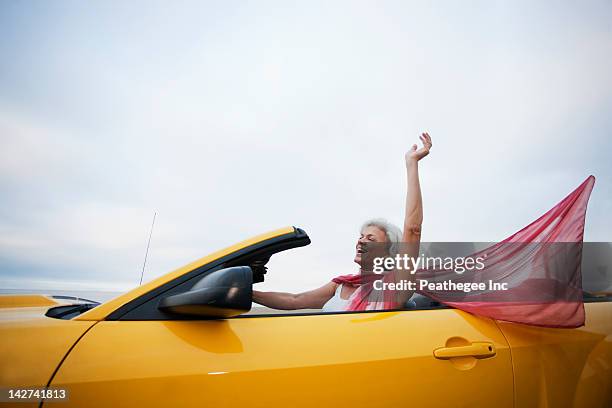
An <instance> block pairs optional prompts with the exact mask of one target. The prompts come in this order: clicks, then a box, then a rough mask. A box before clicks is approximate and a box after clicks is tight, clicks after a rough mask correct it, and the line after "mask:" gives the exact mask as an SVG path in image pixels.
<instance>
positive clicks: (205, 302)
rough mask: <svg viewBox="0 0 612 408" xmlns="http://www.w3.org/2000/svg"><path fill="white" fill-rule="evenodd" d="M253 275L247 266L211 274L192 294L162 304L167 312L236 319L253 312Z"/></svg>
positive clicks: (175, 297) (162, 308) (199, 282)
mask: <svg viewBox="0 0 612 408" xmlns="http://www.w3.org/2000/svg"><path fill="white" fill-rule="evenodd" d="M252 299H253V272H252V271H251V268H250V267H248V266H234V267H231V268H225V269H220V270H218V271H214V272H211V273H209V274H208V275H206V276H204V277H203V278H202V279H200V280H199V281H198V282H197V283H196V284H195V285H193V287H192V288H191V289H189V291H187V292H184V293H179V294H176V295H172V296H168V297H165V298H163V299H161V300H160V302H159V306H158V308H159V309H160V310H162V311H164V312H169V313H175V314H182V315H191V316H201V317H217V318H218V317H220V318H226V317H234V316H238V315H240V314H242V313H245V312H248V311H249V310H251V303H252Z"/></svg>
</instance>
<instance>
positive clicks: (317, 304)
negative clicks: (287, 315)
mask: <svg viewBox="0 0 612 408" xmlns="http://www.w3.org/2000/svg"><path fill="white" fill-rule="evenodd" d="M337 286H338V285H337V284H336V283H334V282H329V283H328V284H326V285H323V286H321V287H320V288H318V289H314V290H310V291H308V292H302V293H284V292H260V291H258V290H254V291H253V301H254V302H255V303H259V304H260V305H264V306H267V307H271V308H272V309H280V310H295V309H321V308H322V307H323V305H325V303H327V301H328V300H329V299H331V298H332V297H333V296H334V292H335V291H336V287H337Z"/></svg>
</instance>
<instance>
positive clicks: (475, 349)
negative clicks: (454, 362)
mask: <svg viewBox="0 0 612 408" xmlns="http://www.w3.org/2000/svg"><path fill="white" fill-rule="evenodd" d="M496 353H497V352H496V351H495V346H494V345H493V344H492V343H487V342H484V341H476V342H474V343H472V344H469V345H467V346H457V347H440V348H438V349H435V350H434V357H435V358H439V359H441V360H448V359H450V358H455V357H476V358H488V357H493V356H494V355H495V354H496Z"/></svg>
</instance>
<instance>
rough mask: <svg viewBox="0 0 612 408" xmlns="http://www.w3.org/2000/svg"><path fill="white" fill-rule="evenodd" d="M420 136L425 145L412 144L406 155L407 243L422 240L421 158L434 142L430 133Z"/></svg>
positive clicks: (405, 235)
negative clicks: (418, 147) (419, 146)
mask: <svg viewBox="0 0 612 408" xmlns="http://www.w3.org/2000/svg"><path fill="white" fill-rule="evenodd" d="M419 138H420V139H421V141H422V142H423V147H421V148H420V149H417V145H412V148H411V149H410V150H409V151H408V153H406V157H405V158H406V173H407V180H408V185H407V191H406V214H405V215H404V236H403V241H404V242H405V243H419V242H420V241H421V224H422V223H423V200H422V198H421V185H420V184H419V160H421V159H422V158H423V157H425V156H427V155H428V154H429V149H431V146H432V143H431V137H430V136H429V133H423V134H422V135H421V136H420V137H419ZM417 248H418V247H417ZM417 252H418V249H417Z"/></svg>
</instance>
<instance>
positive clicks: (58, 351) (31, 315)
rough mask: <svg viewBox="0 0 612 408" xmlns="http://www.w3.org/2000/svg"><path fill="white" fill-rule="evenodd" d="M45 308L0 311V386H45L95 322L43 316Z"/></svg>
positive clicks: (46, 307)
mask: <svg viewBox="0 0 612 408" xmlns="http://www.w3.org/2000/svg"><path fill="white" fill-rule="evenodd" d="M48 309H49V307H48V306H38V307H20V308H0V361H2V364H0V384H1V385H2V386H3V387H44V386H46V385H47V384H48V383H49V381H50V379H51V376H52V375H53V373H54V371H55V370H56V368H57V367H58V366H59V364H60V362H61V361H62V359H63V358H64V357H65V356H66V354H67V353H68V352H69V350H70V348H71V347H72V346H73V345H74V344H75V343H76V342H77V340H78V339H79V338H80V337H81V336H82V335H83V334H84V333H85V332H86V331H87V330H88V329H89V328H90V327H91V326H92V325H93V324H94V323H95V322H83V321H72V320H61V319H53V318H50V317H46V316H45V312H46V311H47V310H48ZM20 406H24V405H21V404H20Z"/></svg>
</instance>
